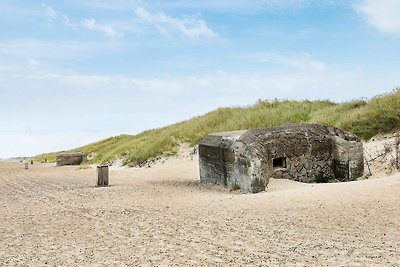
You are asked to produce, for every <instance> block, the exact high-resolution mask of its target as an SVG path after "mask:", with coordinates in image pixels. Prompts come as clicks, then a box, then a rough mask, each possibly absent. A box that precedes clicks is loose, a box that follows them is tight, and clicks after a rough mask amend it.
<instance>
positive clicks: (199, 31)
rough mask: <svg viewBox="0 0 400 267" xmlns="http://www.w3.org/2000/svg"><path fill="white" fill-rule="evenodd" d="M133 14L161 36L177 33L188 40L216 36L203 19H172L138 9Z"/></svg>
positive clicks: (162, 13)
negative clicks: (150, 25)
mask: <svg viewBox="0 0 400 267" xmlns="http://www.w3.org/2000/svg"><path fill="white" fill-rule="evenodd" d="M135 14H136V15H137V16H138V17H139V18H140V19H141V20H142V21H143V22H145V23H149V24H152V25H154V26H155V27H156V28H157V29H158V30H159V31H160V32H161V33H162V34H164V35H166V34H168V35H169V33H170V32H173V31H178V32H180V33H182V34H183V35H185V36H187V37H190V38H197V37H207V38H211V37H214V36H216V33H215V32H214V31H212V30H211V29H210V28H209V27H208V26H207V24H206V22H205V21H204V20H203V19H200V18H197V17H185V18H181V19H178V18H173V17H170V16H167V15H166V14H165V13H164V12H157V13H150V12H148V11H147V10H146V9H144V8H142V7H140V8H136V9H135Z"/></svg>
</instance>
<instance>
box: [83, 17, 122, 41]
mask: <svg viewBox="0 0 400 267" xmlns="http://www.w3.org/2000/svg"><path fill="white" fill-rule="evenodd" d="M80 25H81V26H82V27H83V28H85V29H88V30H92V31H98V32H101V33H103V34H104V35H106V36H107V37H117V36H119V35H121V34H120V33H118V32H117V31H116V30H115V29H114V27H112V26H111V25H107V24H98V23H97V22H96V21H95V20H94V19H85V20H83V21H81V23H80Z"/></svg>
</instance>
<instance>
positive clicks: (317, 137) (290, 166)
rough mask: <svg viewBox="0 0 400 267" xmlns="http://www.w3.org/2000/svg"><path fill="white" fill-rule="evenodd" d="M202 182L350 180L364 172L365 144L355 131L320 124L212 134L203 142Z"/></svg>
mask: <svg viewBox="0 0 400 267" xmlns="http://www.w3.org/2000/svg"><path fill="white" fill-rule="evenodd" d="M199 156H200V179H201V181H202V182H209V183H215V184H221V185H224V186H227V187H228V188H231V189H235V188H240V189H241V190H243V191H245V192H260V191H264V190H265V186H266V185H267V184H268V182H269V178H270V177H273V178H278V179H279V178H285V179H291V180H295V181H301V182H307V183H312V182H329V181H348V180H353V179H355V178H357V177H360V176H362V175H363V172H364V161H363V149H362V143H361V142H360V140H359V139H358V138H357V137H356V136H355V135H352V134H349V133H346V132H344V131H342V130H339V129H337V128H333V127H327V126H322V125H316V124H293V125H287V126H281V127H273V128H267V129H258V130H249V131H241V132H228V133H217V134H212V135H210V136H208V137H207V138H205V139H204V140H203V141H202V142H201V143H200V145H199Z"/></svg>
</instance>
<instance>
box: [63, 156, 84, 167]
mask: <svg viewBox="0 0 400 267" xmlns="http://www.w3.org/2000/svg"><path fill="white" fill-rule="evenodd" d="M85 160H86V157H85V155H84V154H83V153H76V154H75V153H74V154H72V153H69V154H58V155H57V157H56V162H57V166H66V165H80V164H81V163H82V162H83V161H85Z"/></svg>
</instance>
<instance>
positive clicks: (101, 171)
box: [97, 165, 108, 186]
mask: <svg viewBox="0 0 400 267" xmlns="http://www.w3.org/2000/svg"><path fill="white" fill-rule="evenodd" d="M97 186H108V165H101V166H97Z"/></svg>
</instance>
